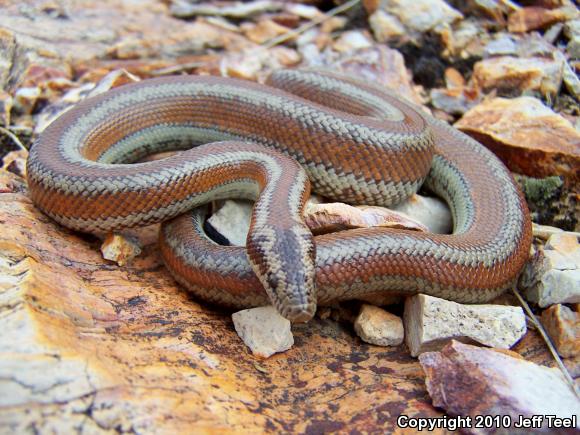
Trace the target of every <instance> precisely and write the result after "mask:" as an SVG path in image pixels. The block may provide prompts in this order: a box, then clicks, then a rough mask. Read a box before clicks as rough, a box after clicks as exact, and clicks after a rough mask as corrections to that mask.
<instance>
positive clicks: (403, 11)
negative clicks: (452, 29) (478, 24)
mask: <svg viewBox="0 0 580 435" xmlns="http://www.w3.org/2000/svg"><path fill="white" fill-rule="evenodd" d="M364 5H365V7H366V8H367V11H368V12H369V13H370V14H372V13H374V12H375V10H376V6H377V5H376V4H373V2H365V3H364ZM378 9H381V10H383V11H385V12H386V13H388V14H390V15H393V16H394V17H396V18H397V19H398V20H399V21H400V22H401V23H402V24H403V25H404V26H405V27H407V28H408V29H409V30H411V31H414V32H418V33H423V32H427V31H429V30H432V29H434V28H435V27H437V26H440V25H443V24H449V23H452V22H454V21H457V20H459V19H461V18H463V15H461V13H459V12H458V11H457V10H455V9H453V8H452V7H451V6H449V5H448V4H447V3H445V2H444V1H443V0H416V1H414V2H412V3H409V2H407V1H405V0H387V1H381V2H379V3H378Z"/></svg>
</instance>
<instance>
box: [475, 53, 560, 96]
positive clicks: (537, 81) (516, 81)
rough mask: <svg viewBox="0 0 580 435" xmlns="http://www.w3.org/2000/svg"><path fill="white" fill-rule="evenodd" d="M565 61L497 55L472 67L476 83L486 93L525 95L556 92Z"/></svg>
mask: <svg viewBox="0 0 580 435" xmlns="http://www.w3.org/2000/svg"><path fill="white" fill-rule="evenodd" d="M562 75H563V61H562V60H561V59H548V58H539V57H534V58H516V57H512V56H498V57H492V58H489V59H484V60H482V61H479V62H477V63H476V64H475V65H474V67H473V82H474V85H475V86H476V87H478V88H480V89H481V90H483V91H484V92H489V91H492V90H499V92H501V93H508V94H510V95H513V94H517V95H519V94H522V93H523V92H525V91H538V92H540V93H541V94H542V95H556V94H557V93H558V91H559V90H560V86H561V85H562Z"/></svg>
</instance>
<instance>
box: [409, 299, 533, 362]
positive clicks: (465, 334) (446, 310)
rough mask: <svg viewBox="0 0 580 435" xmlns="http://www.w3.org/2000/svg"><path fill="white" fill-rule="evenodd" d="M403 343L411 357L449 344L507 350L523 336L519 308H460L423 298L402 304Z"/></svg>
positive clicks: (523, 327) (524, 321) (439, 300)
mask: <svg viewBox="0 0 580 435" xmlns="http://www.w3.org/2000/svg"><path fill="white" fill-rule="evenodd" d="M404 320H405V342H406V343H407V347H408V348H409V350H410V351H411V355H412V356H417V355H419V354H421V353H423V352H427V351H432V350H437V349H441V348H442V347H443V346H444V345H445V344H446V343H448V342H449V341H451V340H460V341H465V342H477V343H480V344H483V345H486V346H491V347H498V348H501V349H509V348H510V347H512V346H513V345H514V344H515V343H516V342H517V341H518V340H519V339H521V338H522V337H523V335H524V334H525V333H526V318H525V316H524V313H523V310H522V308H521V307H510V306H506V305H462V304H458V303H456V302H451V301H446V300H444V299H439V298H435V297H432V296H427V295H422V294H420V295H416V296H412V297H409V298H407V300H406V301H405V314H404Z"/></svg>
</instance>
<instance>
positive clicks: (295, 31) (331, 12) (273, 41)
mask: <svg viewBox="0 0 580 435" xmlns="http://www.w3.org/2000/svg"><path fill="white" fill-rule="evenodd" d="M358 3H360V0H349V1H347V2H346V3H344V4H342V5H340V6H337V7H335V8H334V9H331V10H329V11H328V12H327V13H326V14H325V15H324V17H321V18H315V19H314V20H312V21H309V22H308V23H306V24H304V25H302V26H300V27H298V28H297V29H293V30H291V31H289V32H286V33H284V34H282V35H280V36H277V37H275V38H272V39H270V40H269V41H266V42H264V43H263V44H262V46H263V47H264V48H272V47H274V46H276V45H279V44H282V43H283V42H285V41H287V40H288V39H290V38H293V37H295V36H298V35H300V34H302V33H304V32H306V31H307V30H310V29H312V28H313V27H316V26H318V25H319V24H322V23H324V22H325V21H327V20H329V19H331V18H332V17H334V16H336V15H338V14H341V13H343V12H346V11H347V10H349V9H351V8H353V7H354V6H356V5H357V4H358Z"/></svg>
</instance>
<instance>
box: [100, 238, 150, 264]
mask: <svg viewBox="0 0 580 435" xmlns="http://www.w3.org/2000/svg"><path fill="white" fill-rule="evenodd" d="M101 253H102V254H103V258H105V259H107V260H111V261H114V262H115V263H117V264H118V265H119V266H124V265H126V264H127V263H130V262H131V260H133V258H135V257H136V256H138V255H139V254H140V253H141V246H139V244H138V243H137V241H136V240H134V239H132V238H129V237H125V236H123V235H121V234H113V233H111V234H109V235H108V236H107V238H106V239H105V240H104V241H103V244H102V245H101Z"/></svg>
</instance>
